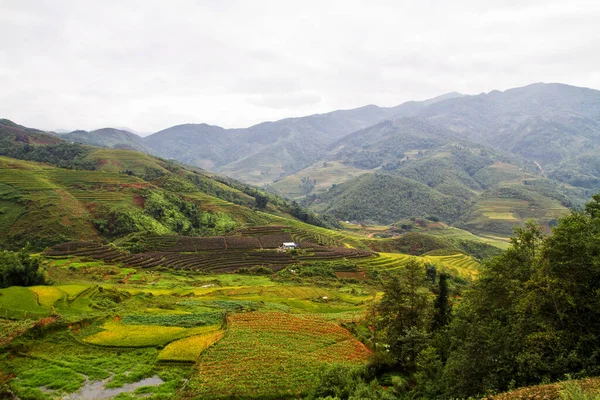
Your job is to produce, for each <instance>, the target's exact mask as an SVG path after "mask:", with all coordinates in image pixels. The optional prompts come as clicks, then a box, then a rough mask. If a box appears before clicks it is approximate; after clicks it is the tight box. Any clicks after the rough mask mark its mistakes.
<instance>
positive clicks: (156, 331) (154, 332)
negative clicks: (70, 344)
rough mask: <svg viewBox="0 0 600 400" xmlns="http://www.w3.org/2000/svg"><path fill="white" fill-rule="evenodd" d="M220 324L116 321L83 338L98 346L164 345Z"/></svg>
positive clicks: (212, 329)
mask: <svg viewBox="0 0 600 400" xmlns="http://www.w3.org/2000/svg"><path fill="white" fill-rule="evenodd" d="M219 328H220V326H218V325H210V326H200V327H195V328H182V327H179V326H160V325H127V324H123V323H120V322H116V321H111V322H107V323H105V324H104V325H102V331H101V332H98V333H95V334H93V335H90V336H88V337H86V338H84V339H83V341H84V342H86V343H90V344H95V345H98V346H111V347H150V346H163V345H165V344H167V343H169V342H172V341H174V340H178V339H182V338H186V337H189V336H193V335H200V334H203V333H209V332H214V331H217V330H218V329H219Z"/></svg>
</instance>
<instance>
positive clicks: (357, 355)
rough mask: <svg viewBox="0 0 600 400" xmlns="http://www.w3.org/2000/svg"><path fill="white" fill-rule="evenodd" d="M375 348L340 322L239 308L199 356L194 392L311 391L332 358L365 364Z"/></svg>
mask: <svg viewBox="0 0 600 400" xmlns="http://www.w3.org/2000/svg"><path fill="white" fill-rule="evenodd" d="M369 355H370V351H369V350H368V349H366V348H365V347H364V345H362V344H361V343H360V342H358V341H357V340H356V339H355V338H354V337H352V335H351V334H350V333H349V332H348V331H346V330H345V329H343V328H341V327H340V326H338V325H336V324H334V323H329V322H324V321H323V320H318V319H313V318H309V317H298V316H293V315H290V314H283V313H260V312H254V313H243V314H233V315H232V316H231V317H230V320H229V329H228V332H227V334H226V335H225V337H224V338H223V339H222V340H221V341H219V342H218V343H217V344H216V345H214V346H212V347H211V348H209V349H208V350H207V351H205V352H204V353H203V354H202V355H201V356H200V358H199V360H198V363H197V365H196V371H195V373H194V374H193V376H192V378H191V380H190V383H189V385H188V387H187V393H186V394H187V395H189V396H191V397H193V398H202V399H210V398H224V397H232V398H245V397H261V396H271V397H272V398H284V397H291V396H298V395H300V394H301V393H304V392H306V390H307V389H308V388H310V387H311V385H312V384H313V383H314V381H315V379H316V377H317V375H318V373H319V370H320V368H321V367H322V366H323V365H326V364H332V363H341V364H362V363H364V362H365V361H366V359H367V358H368V356H369Z"/></svg>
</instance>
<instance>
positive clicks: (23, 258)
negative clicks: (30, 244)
mask: <svg viewBox="0 0 600 400" xmlns="http://www.w3.org/2000/svg"><path fill="white" fill-rule="evenodd" d="M44 281H45V278H44V274H43V272H42V270H41V264H40V260H39V259H38V258H34V257H31V256H30V255H29V254H27V252H26V251H25V250H23V251H20V252H12V251H2V252H0V288H5V287H9V286H32V285H40V284H43V283H44Z"/></svg>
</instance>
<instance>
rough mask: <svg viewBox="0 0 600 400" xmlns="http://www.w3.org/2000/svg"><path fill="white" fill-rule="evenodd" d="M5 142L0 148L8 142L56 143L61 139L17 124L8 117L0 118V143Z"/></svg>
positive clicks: (7, 144) (6, 145)
mask: <svg viewBox="0 0 600 400" xmlns="http://www.w3.org/2000/svg"><path fill="white" fill-rule="evenodd" d="M2 142H3V143H5V145H4V146H0V148H5V147H8V146H10V145H9V143H23V144H57V143H60V142H61V140H60V139H58V138H57V137H55V136H54V135H51V134H49V133H46V132H44V131H40V130H38V129H33V128H27V127H25V126H22V125H18V124H16V123H14V122H12V121H11V120H8V119H0V143H2Z"/></svg>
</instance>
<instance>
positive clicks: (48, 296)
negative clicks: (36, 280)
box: [29, 286, 67, 308]
mask: <svg viewBox="0 0 600 400" xmlns="http://www.w3.org/2000/svg"><path fill="white" fill-rule="evenodd" d="M29 290H31V291H33V292H34V293H35V294H36V295H37V298H38V302H39V303H40V305H41V306H43V307H48V308H51V307H52V306H53V305H54V303H56V302H57V301H58V300H60V299H62V298H63V297H65V296H66V295H67V294H66V293H65V292H63V291H62V290H60V289H58V288H56V287H53V286H32V287H30V288H29Z"/></svg>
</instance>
